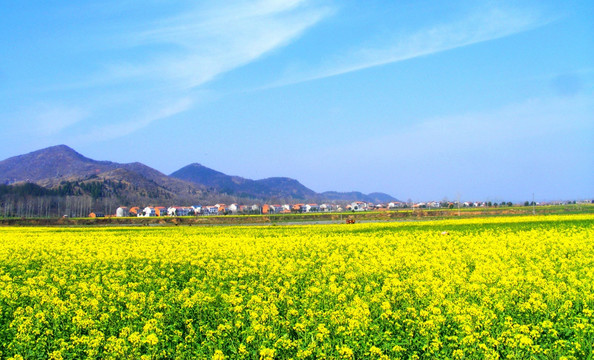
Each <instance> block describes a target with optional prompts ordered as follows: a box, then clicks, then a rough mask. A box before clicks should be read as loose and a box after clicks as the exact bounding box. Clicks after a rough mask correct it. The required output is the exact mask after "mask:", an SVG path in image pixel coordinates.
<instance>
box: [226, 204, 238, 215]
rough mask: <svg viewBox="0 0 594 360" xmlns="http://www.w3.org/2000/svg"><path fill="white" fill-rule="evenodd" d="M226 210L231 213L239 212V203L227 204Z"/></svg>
mask: <svg viewBox="0 0 594 360" xmlns="http://www.w3.org/2000/svg"><path fill="white" fill-rule="evenodd" d="M227 211H228V212H230V213H231V214H237V213H238V212H239V205H237V204H235V203H233V204H231V205H229V207H228V208H227Z"/></svg>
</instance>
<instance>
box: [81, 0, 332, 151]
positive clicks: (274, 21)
mask: <svg viewBox="0 0 594 360" xmlns="http://www.w3.org/2000/svg"><path fill="white" fill-rule="evenodd" d="M209 6H210V5H209ZM331 13H332V9H331V8H328V7H315V6H311V5H309V4H308V2H307V1H304V0H292V1H280V0H261V1H257V2H249V1H245V2H243V1H239V2H233V3H231V4H230V5H229V3H226V5H224V6H219V5H217V6H216V7H206V8H205V7H201V6H200V5H194V7H193V8H190V9H187V11H184V12H183V15H179V16H175V17H172V18H168V19H164V20H158V21H155V22H153V23H151V24H149V25H147V28H146V29H144V30H140V31H135V32H130V33H128V34H124V35H122V36H121V39H120V40H121V41H119V40H118V44H120V45H118V46H123V47H125V48H128V49H138V50H140V51H142V50H143V49H144V50H145V51H146V52H147V53H148V54H153V55H147V56H146V57H143V58H141V59H140V58H138V57H136V58H134V59H128V60H122V61H118V62H112V63H109V64H105V66H104V69H103V71H102V72H100V73H98V74H96V76H95V77H94V78H92V79H90V81H87V82H86V83H84V82H83V83H80V84H77V85H76V86H83V87H98V88H108V89H109V88H113V89H114V90H115V91H116V92H122V94H125V96H128V97H130V98H131V99H136V100H132V101H138V99H142V100H141V102H142V103H151V105H150V107H152V108H153V111H152V114H153V115H151V116H141V115H139V114H140V113H142V111H139V109H136V110H134V108H133V107H132V114H131V115H129V116H128V117H132V118H134V120H133V121H130V122H124V123H119V124H109V125H106V126H105V127H103V128H101V129H98V130H97V131H95V132H93V134H91V135H90V136H87V135H83V136H82V138H84V139H85V140H86V141H100V140H107V139H113V138H116V137H121V136H125V135H128V134H131V133H133V132H135V131H138V130H140V129H142V128H144V127H146V126H149V125H150V124H151V123H153V122H155V121H157V120H161V119H165V118H167V117H170V116H173V115H176V114H179V113H181V112H184V111H187V110H189V109H191V107H192V104H195V103H196V102H199V100H200V99H197V98H196V97H197V96H198V95H196V94H197V93H200V92H199V91H196V90H195V89H197V88H200V87H201V86H203V85H205V84H207V83H208V82H210V81H212V80H214V79H216V78H217V77H219V76H221V75H222V74H224V73H227V72H229V71H232V70H234V69H236V68H239V67H241V66H244V65H246V64H249V63H251V62H253V61H256V60H258V59H260V58H261V57H263V56H265V55H266V54H268V53H270V52H272V51H275V50H276V49H278V48H280V47H282V46H285V45H286V44H288V43H290V42H291V41H294V40H295V39H297V38H298V37H300V36H301V35H302V34H303V33H304V32H305V31H306V30H307V29H309V28H310V27H312V26H314V25H315V24H316V23H318V22H319V21H321V20H322V19H324V18H325V17H327V16H329V15H330V14H331ZM122 43H123V44H124V45H122ZM154 49H158V51H155V50H154ZM130 84H134V85H135V86H137V87H138V88H139V89H140V90H135V91H134V94H130V92H129V91H127V90H125V89H120V87H124V88H125V87H126V86H129V85H130ZM163 98H168V99H172V100H171V102H170V103H169V105H167V106H165V107H164V108H157V107H155V105H153V104H152V103H157V104H160V103H161V101H160V100H162V99H163ZM150 99H155V101H150ZM117 102H118V105H115V106H120V107H121V106H122V104H121V101H119V100H118V101H117ZM105 105H106V106H107V107H109V104H105ZM105 105H104V106H105ZM145 110H147V109H145ZM128 111H130V109H129V110H128ZM138 116H140V118H137V117H138Z"/></svg>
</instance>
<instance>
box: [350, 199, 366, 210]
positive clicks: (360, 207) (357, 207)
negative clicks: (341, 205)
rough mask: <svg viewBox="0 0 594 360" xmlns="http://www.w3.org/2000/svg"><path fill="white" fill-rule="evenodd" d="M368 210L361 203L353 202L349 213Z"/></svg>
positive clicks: (364, 204) (363, 203)
mask: <svg viewBox="0 0 594 360" xmlns="http://www.w3.org/2000/svg"><path fill="white" fill-rule="evenodd" d="M368 209H369V207H368V204H367V203H365V202H363V201H355V202H352V203H351V206H350V210H351V211H367V210H368Z"/></svg>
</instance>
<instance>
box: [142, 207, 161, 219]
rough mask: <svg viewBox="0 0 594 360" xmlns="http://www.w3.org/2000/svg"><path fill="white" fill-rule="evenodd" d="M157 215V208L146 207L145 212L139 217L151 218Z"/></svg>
mask: <svg viewBox="0 0 594 360" xmlns="http://www.w3.org/2000/svg"><path fill="white" fill-rule="evenodd" d="M156 215H157V214H156V212H155V208H154V207H150V206H147V207H145V208H144V210H142V212H141V213H139V214H138V216H139V217H150V216H156Z"/></svg>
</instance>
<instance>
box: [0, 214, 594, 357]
mask: <svg viewBox="0 0 594 360" xmlns="http://www.w3.org/2000/svg"><path fill="white" fill-rule="evenodd" d="M593 344H594V216H593V215H567V216H562V215H558V216H524V217H497V218H482V219H468V220H465V219H459V220H443V221H427V222H399V223H370V224H354V225H345V224H341V225H323V226H321V225H312V226H278V227H277V226H269V227H162V228H150V227H143V228H0V358H8V359H46V358H49V359H81V358H91V359H93V358H97V359H291V358H292V359H320V358H328V359H587V358H593V357H594V352H593Z"/></svg>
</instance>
